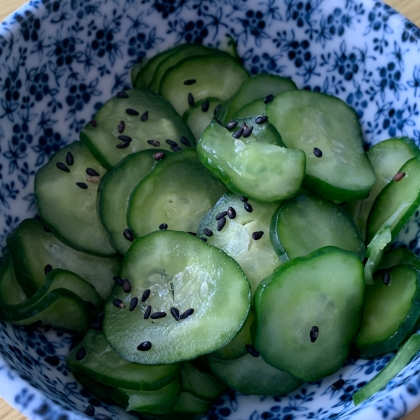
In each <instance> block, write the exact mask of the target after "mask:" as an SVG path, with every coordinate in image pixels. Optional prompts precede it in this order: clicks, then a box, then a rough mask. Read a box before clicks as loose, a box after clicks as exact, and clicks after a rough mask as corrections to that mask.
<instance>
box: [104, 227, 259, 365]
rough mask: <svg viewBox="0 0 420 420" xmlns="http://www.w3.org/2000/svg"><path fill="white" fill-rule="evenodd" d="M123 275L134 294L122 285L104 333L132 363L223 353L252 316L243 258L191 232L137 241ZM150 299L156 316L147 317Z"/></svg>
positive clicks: (111, 303) (157, 234)
mask: <svg viewBox="0 0 420 420" xmlns="http://www.w3.org/2000/svg"><path fill="white" fill-rule="evenodd" d="M121 276H122V277H123V278H127V279H129V280H130V282H131V292H130V293H125V292H124V290H123V288H121V287H119V286H115V287H114V289H113V293H112V295H111V298H110V299H109V301H108V302H107V303H106V305H105V319H104V332H105V335H106V338H107V340H108V342H109V343H110V345H111V346H112V347H113V348H114V349H115V350H116V351H117V352H118V353H119V354H120V356H121V357H123V358H124V359H125V360H127V361H130V362H134V363H143V364H162V363H176V362H180V361H183V360H190V359H193V358H196V357H198V356H200V355H203V354H206V353H209V352H212V351H215V350H217V349H219V348H221V347H223V346H225V345H226V344H227V343H228V342H229V341H230V340H231V339H232V338H233V337H234V336H235V335H236V334H237V333H238V331H239V330H240V329H241V328H242V326H243V324H244V322H245V320H246V317H247V315H248V311H249V307H250V297H251V291H250V286H249V283H248V281H247V280H246V277H245V275H244V274H243V272H242V270H241V269H240V267H239V266H238V264H237V263H236V262H235V261H234V260H233V259H231V258H230V257H228V256H227V255H226V254H225V253H224V252H223V251H221V250H219V249H217V248H214V247H212V246H209V245H207V244H206V243H204V242H203V241H201V240H200V239H198V238H195V237H193V236H191V235H189V234H188V233H184V232H174V231H158V232H154V233H151V234H150V235H147V236H145V237H143V238H140V239H137V240H136V241H135V242H134V243H133V245H132V246H131V247H130V249H129V250H128V252H127V254H126V255H125V258H124V262H123V266H122V269H121ZM146 290H150V295H149V297H147V299H146V301H145V302H142V303H141V305H140V307H139V308H138V309H136V310H134V311H129V310H128V307H129V306H130V302H131V299H132V298H133V297H140V296H142V297H143V296H145V295H144V292H145V291H146ZM115 299H118V300H117V301H115ZM120 301H121V302H122V304H121V303H120ZM115 302H117V303H118V305H117V306H118V307H116V306H115ZM123 305H125V309H121V308H120V306H123ZM149 305H150V306H151V308H152V314H151V315H150V318H147V317H146V318H147V319H144V314H145V311H146V309H147V307H148V306H149ZM191 309H192V310H193V313H192V311H191ZM171 310H172V312H171ZM174 311H175V312H174ZM186 311H188V312H186ZM155 313H158V315H155ZM178 313H179V315H180V318H178V315H177V314H178ZM173 314H174V315H173ZM188 314H189V315H190V316H188ZM182 316H184V318H182ZM156 317H158V318H156ZM186 343H188V345H187V344H186ZM139 345H141V346H140V349H142V348H144V347H146V348H145V350H147V351H141V350H138V349H137V348H138V347H139Z"/></svg>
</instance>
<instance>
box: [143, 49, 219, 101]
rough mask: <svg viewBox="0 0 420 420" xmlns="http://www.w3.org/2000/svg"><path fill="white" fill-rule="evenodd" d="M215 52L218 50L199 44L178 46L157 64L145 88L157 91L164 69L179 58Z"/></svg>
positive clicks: (177, 61)
mask: <svg viewBox="0 0 420 420" xmlns="http://www.w3.org/2000/svg"><path fill="white" fill-rule="evenodd" d="M217 52H218V51H217V50H215V49H214V48H208V47H205V46H204V45H200V44H184V45H182V46H180V47H179V48H177V50H176V52H174V53H173V54H170V55H168V56H167V57H166V58H165V59H163V60H162V61H161V62H160V63H159V64H158V66H157V67H156V70H155V73H154V75H153V79H152V80H151V81H150V83H149V84H148V85H147V88H148V89H150V90H153V91H155V92H156V93H159V89H160V85H161V82H162V78H163V76H164V75H165V73H166V71H167V70H169V69H171V68H172V67H174V66H176V65H177V64H178V63H179V62H180V61H181V60H184V59H185V58H190V57H199V56H202V55H209V54H214V53H217Z"/></svg>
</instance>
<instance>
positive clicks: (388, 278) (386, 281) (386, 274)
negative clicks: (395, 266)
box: [382, 271, 391, 286]
mask: <svg viewBox="0 0 420 420" xmlns="http://www.w3.org/2000/svg"><path fill="white" fill-rule="evenodd" d="M382 281H383V282H384V285H385V286H389V284H390V283H391V276H390V274H389V272H388V271H385V272H384V274H382Z"/></svg>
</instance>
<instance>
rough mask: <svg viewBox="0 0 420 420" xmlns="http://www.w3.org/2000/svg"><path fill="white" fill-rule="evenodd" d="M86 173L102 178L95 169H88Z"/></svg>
mask: <svg viewBox="0 0 420 420" xmlns="http://www.w3.org/2000/svg"><path fill="white" fill-rule="evenodd" d="M86 173H87V174H88V175H89V176H100V175H99V173H98V172H96V171H95V169H93V168H87V169H86Z"/></svg>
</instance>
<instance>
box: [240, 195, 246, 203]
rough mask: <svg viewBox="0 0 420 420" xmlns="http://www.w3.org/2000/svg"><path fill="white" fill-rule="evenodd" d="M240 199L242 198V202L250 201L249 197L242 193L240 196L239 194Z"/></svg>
mask: <svg viewBox="0 0 420 420" xmlns="http://www.w3.org/2000/svg"><path fill="white" fill-rule="evenodd" d="M239 200H241V201H242V203H247V202H248V197H245V196H243V195H240V196H239Z"/></svg>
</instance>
